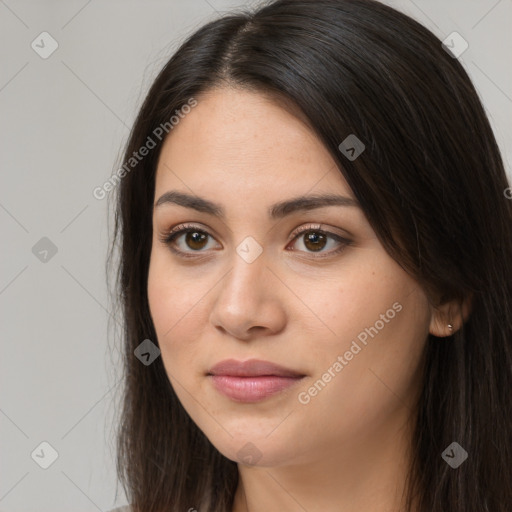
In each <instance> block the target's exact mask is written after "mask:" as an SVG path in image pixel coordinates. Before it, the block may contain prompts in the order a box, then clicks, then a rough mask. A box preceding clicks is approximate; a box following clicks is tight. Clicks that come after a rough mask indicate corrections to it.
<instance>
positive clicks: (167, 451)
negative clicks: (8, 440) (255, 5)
mask: <svg viewBox="0 0 512 512" xmlns="http://www.w3.org/2000/svg"><path fill="white" fill-rule="evenodd" d="M123 170H124V171H123V172H122V173H121V175H120V178H121V181H120V184H119V186H118V190H117V192H118V198H117V201H118V202H117V210H116V230H115V237H114V240H113V246H112V249H111V251H112V254H111V258H110V260H112V258H113V251H114V248H115V243H116V240H120V242H121V245H120V265H119V274H118V283H117V284H118V287H119V288H118V291H119V301H120V303H121V305H122V307H123V311H124V315H125V332H124V356H125V361H124V363H125V390H124V397H123V399H124V403H123V409H122V415H121V429H120V432H119V437H118V473H119V477H120V479H121V481H122V483H123V485H124V488H125V491H126V493H127V496H128V499H129V501H130V503H131V504H132V505H131V507H132V508H131V509H132V510H133V512H157V511H158V512H163V511H170V510H180V511H181V510H188V511H190V512H192V511H194V510H196V511H201V512H202V511H216V512H217V511H218V512H221V511H222V512H225V511H229V512H262V511H265V512H268V511H274V510H275V511H278V510H279V511H296V510H307V511H309V512H313V511H319V510H322V511H340V510H343V511H351V512H355V511H362V510H372V511H375V512H381V511H382V512H384V511H390V510H393V511H395V510H400V511H402V510H403V511H410V512H413V511H414V512H426V511H428V512H440V511H444V512H446V511H450V512H473V511H475V512H476V511H478V512H482V511H488V512H491V511H492V512H495V511H500V512H504V511H505V510H507V511H508V510H511V507H512V485H511V482H512V469H511V467H512V465H511V464H510V462H511V460H512V442H511V436H510V432H511V416H512V414H511V413H512V399H511V393H510V388H511V385H512V341H511V340H512V315H511V297H512V242H511V237H510V227H511V225H512V203H511V201H510V200H508V199H507V193H506V192H507V190H509V189H508V187H509V186H510V185H509V183H508V182H507V177H506V174H505V171H504V167H503V162H502V158H501V155H500V152H499V149H498V147H497V144H496V141H495V138H494V135H493V133H492V130H491V128H490V125H489V122H488V119H487V117H486V115H485V113H484V109H483V107H482V105H481V103H480V101H479V99H478V96H477V93H476V91H475V89H474V87H473V85H472V84H471V81H470V79H469V77H468V75H467V74H466V72H465V71H464V69H463V67H462V66H461V64H460V63H459V62H458V61H457V59H455V58H453V56H452V55H450V54H449V53H448V52H447V51H446V50H445V48H443V47H442V45H441V42H440V41H439V40H438V39H437V38H436V37H435V36H434V35H433V34H432V33H431V32H429V31H428V30H427V29H425V28H424V27H422V26H421V25H419V24H418V23H417V22H415V21H413V20H412V19H410V18H409V17H407V16H405V15H403V14H401V13H399V12H398V11H396V10H394V9H392V8H390V7H387V6H385V5H382V4H380V3H378V2H376V1H373V0H314V1H313V0H278V1H275V2H272V3H270V4H268V5H267V6H264V7H261V8H260V9H259V10H258V11H256V12H255V13H253V14H233V15H229V16H225V17H223V18H221V19H218V20H216V21H213V22H211V23H208V24H207V25H205V26H204V27H202V28H200V29H199V30H198V31H197V32H196V33H194V34H193V35H192V36H191V37H190V38H189V39H188V40H187V41H186V42H185V43H184V44H183V45H182V46H181V47H180V48H179V50H178V51H177V52H176V53H175V54H174V55H173V56H172V58H171V59H170V60H169V62H168V63H167V64H166V66H165V67H164V69H163V70H162V71H161V72H160V74H159V76H158V77H157V79H156V80H155V82H154V84H153V86H152V87H151V90H150V91H149V93H148V95H147V98H146V100H145V102H144V105H143V106H142V108H141V111H140V113H139V115H138V117H137V120H136V122H135V125H134V127H133V130H132V133H131V136H130V139H129V141H128V144H127V147H126V151H125V159H124V163H123Z"/></svg>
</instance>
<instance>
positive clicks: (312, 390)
mask: <svg viewBox="0 0 512 512" xmlns="http://www.w3.org/2000/svg"><path fill="white" fill-rule="evenodd" d="M197 100H198V104H197V106H196V107H195V108H193V109H191V111H190V113H189V114H187V115H186V116H184V118H183V119H181V120H180V122H179V124H178V125H176V126H174V128H173V130H172V132H171V133H170V135H169V137H168V138H167V139H166V141H165V143H164V146H163V148H162V152H161V155H160V159H159V163H158V168H157V175H156V189H155V204H156V203H157V202H158V200H159V199H160V198H161V197H162V196H163V195H164V194H168V193H169V192H177V193H180V194H183V195H186V196H190V199H188V200H187V201H188V202H189V206H185V205H184V204H185V203H184V202H183V201H180V202H181V203H182V204H177V203H176V202H173V201H172V200H171V199H172V198H170V197H168V199H169V201H164V200H163V199H162V200H161V201H160V204H159V205H158V206H155V208H154V216H153V245H152V251H151V262H150V269H149V278H148V294H149V303H150V310H151V316H152V319H153V322H154V326H155V329H156V334H157V337H158V343H159V346H160V350H161V357H162V360H163V364H164V366H165V369H166V372H167V374H168V377H169V380H170V382H171V384H172V386H173V389H174V390H175V392H176V394H177V396H178V397H179V399H180V401H181V403H182V404H183V407H184V408H185V409H186V411H187V412H188V414H189V415H190V417H191V418H192V419H193V421H194V422H195V423H196V424H197V425H198V427H199V428H200V429H201V430H202V431H203V432H204V433H205V435H206V436H207V437H208V438H209V439H210V441H211V442H212V443H213V444H214V445H215V446H216V447H217V448H218V450H219V451H220V452H221V453H223V454H224V455H225V456H226V457H228V458H230V459H232V460H235V461H238V462H245V463H252V464H256V465H261V466H277V465H288V464H292V463H299V462H301V463H304V462H307V461H312V460H315V459H318V458H322V457H325V456H326V455H327V454H332V453H333V450H334V451H338V450H341V451H343V452H344V453H348V450H350V449H356V447H359V448H361V447H362V446H365V450H372V449H375V448H376V447H378V446H379V445H380V444H381V443H382V439H383V436H384V435H393V433H396V432H397V430H398V429H399V428H401V427H402V426H403V424H404V421H405V418H406V415H407V413H408V412H410V410H411V408H412V407H413V405H414V400H415V397H416V393H417V392H418V389H419V384H420V380H419V377H418V376H419V374H420V372H419V366H420V359H421V355H422V351H423V348H424V343H425V341H426V338H427V334H428V331H429V323H430V318H431V309H430V306H429V303H428V301H427V298H426V295H425V294H424V292H423V291H422V289H421V288H420V287H419V285H418V284H417V283H416V281H415V280H413V279H412V278H411V277H410V276H409V275H408V274H407V273H406V272H405V271H404V270H403V269H402V268H401V267H400V266H399V265H398V264H397V263H396V262H395V261H394V260H393V259H392V258H391V257H390V256H389V255H388V254H387V253H386V252H385V250H384V249H383V247H382V245H381V244H380V242H379V240H378V239H377V237H376V235H375V233H374V231H373V229H372V228H371V226H370V224H369V223H368V221H367V219H366V217H365V215H364V213H363V211H362V210H361V208H360V207H358V205H357V203H355V202H354V204H351V203H350V200H352V201H355V200H354V195H353V193H352V190H351V189H350V188H349V186H348V185H347V183H346V181H345V179H344V178H343V176H342V174H341V173H340V171H339V170H338V169H337V167H336V164H335V162H334V160H333V159H332V158H331V156H330V155H329V153H328V152H327V150H326V149H325V148H324V147H323V145H322V144H321V143H320V141H319V140H318V139H317V138H316V137H315V136H314V135H313V133H312V132H311V131H310V130H309V129H308V128H307V126H306V125H305V124H304V123H303V122H302V121H300V120H299V119H298V118H297V117H295V116H293V115H292V114H291V113H289V112H288V111H287V110H285V109H283V108H281V107H280V106H279V105H278V104H277V103H275V102H272V101H271V100H269V99H266V98H265V97H264V96H262V95H260V94H257V93H254V92H246V91H240V90H235V89H216V90H214V91H210V92H209V93H208V94H205V95H203V96H201V97H198V98H197ZM356 135H357V134H356ZM341 136H342V134H340V142H341ZM323 195H331V196H340V197H343V198H347V199H348V200H349V201H346V203H347V204H333V203H331V204H330V205H329V204H323V205H322V204H321V201H317V204H312V203H309V202H308V201H309V199H308V198H312V197H313V196H315V197H318V196H323ZM181 197H182V198H183V196H181ZM297 198H304V199H303V201H302V202H300V201H299V202H297V203H295V202H292V203H290V205H289V206H283V204H284V203H287V202H291V201H295V200H297ZM342 201H343V200H342ZM203 202H208V204H209V205H210V203H214V204H215V205H216V208H217V211H216V210H215V209H213V210H212V209H211V208H209V207H208V208H206V207H205V205H204V204H203ZM276 205H277V206H276ZM194 206H195V208H194ZM301 206H302V207H301ZM207 210H208V211H207ZM220 212H222V215H221V214H220ZM271 212H273V214H271ZM182 224H187V226H186V227H187V229H189V232H188V234H187V232H185V233H182V234H179V235H178V236H177V237H176V238H175V239H174V240H173V241H172V242H169V243H168V244H166V243H164V242H162V241H161V239H162V238H164V237H165V235H166V233H167V232H168V231H169V230H171V229H173V228H177V229H178V230H179V229H182V228H183V226H181V227H180V225H182ZM303 230H304V231H303ZM175 251H177V252H175ZM228 359H231V360H235V361H238V362H244V361H247V360H252V359H258V360H263V361H267V362H270V363H274V364H276V365H279V366H281V367H284V368H286V369H288V370H290V371H291V372H292V374H293V375H295V376H296V377H291V376H290V374H288V376H286V375H285V376H283V374H282V373H280V372H279V371H277V370H275V369H272V368H271V369H268V368H265V367H253V368H252V370H251V368H249V372H248V373H249V374H251V376H245V377H244V376H240V375H238V376H234V374H235V373H236V372H235V371H234V370H233V369H229V368H228V369H224V370H222V369H219V371H218V372H216V376H215V377H214V376H212V375H209V373H210V371H211V370H212V367H213V366H214V365H216V364H217V363H219V362H221V361H225V360H228ZM270 374H271V375H273V376H269V375H270ZM264 375H267V376H266V377H265V376H264ZM385 433H387V434H385Z"/></svg>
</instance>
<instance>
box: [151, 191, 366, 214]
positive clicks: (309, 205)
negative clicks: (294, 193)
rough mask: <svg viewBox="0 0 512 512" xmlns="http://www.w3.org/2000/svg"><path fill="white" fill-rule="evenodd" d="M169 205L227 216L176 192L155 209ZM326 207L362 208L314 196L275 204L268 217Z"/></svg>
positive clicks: (217, 207)
mask: <svg viewBox="0 0 512 512" xmlns="http://www.w3.org/2000/svg"><path fill="white" fill-rule="evenodd" d="M169 203H170V204H177V205H179V206H184V207H185V208H191V209H193V210H197V211H198V212H203V213H208V214H210V215H214V216H216V217H219V218H221V219H224V218H225V216H226V213H225V210H224V208H223V207H222V206H221V205H220V204H217V203H214V202H212V201H209V200H208V199H204V198H202V197H199V196H193V195H189V194H186V193H184V192H178V191H176V190H172V191H169V192H165V193H164V194H163V195H162V196H160V198H159V199H158V201H157V202H156V203H155V208H158V207H159V206H162V205H164V204H169ZM326 206H354V207H356V208H361V206H360V204H359V202H358V201H356V200H355V199H351V198H350V197H345V196H340V195H336V194H314V195H309V196H299V197H294V198H292V199H288V200H286V201H281V202H279V203H275V204H273V205H272V206H270V208H269V209H268V215H269V217H270V218H271V219H281V218H283V217H286V216H287V215H290V214H292V213H294V212H298V211H307V210H314V209H317V208H324V207H326Z"/></svg>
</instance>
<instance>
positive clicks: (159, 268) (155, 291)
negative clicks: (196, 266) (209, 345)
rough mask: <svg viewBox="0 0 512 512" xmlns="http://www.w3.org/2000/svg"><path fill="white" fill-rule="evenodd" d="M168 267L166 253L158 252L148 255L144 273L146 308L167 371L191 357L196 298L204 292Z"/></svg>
mask: <svg viewBox="0 0 512 512" xmlns="http://www.w3.org/2000/svg"><path fill="white" fill-rule="evenodd" d="M160 252H162V251H160ZM171 269H172V266H171V265H169V261H168V256H167V258H166V255H163V254H159V253H158V251H157V253H154V254H153V255H152V259H151V262H150V267H149V274H148V301H149V309H150V313H151V318H152V320H153V325H154V327H155V331H156V334H157V337H158V342H159V345H160V350H161V352H162V359H163V361H164V365H165V367H166V368H167V369H168V370H169V371H173V370H177V369H178V368H179V367H180V364H181V365H183V364H185V363H186V361H185V359H190V360H193V357H194V353H195V347H194V344H193V342H192V341H193V339H194V332H195V333H196V335H195V337H197V328H198V326H199V324H198V316H199V315H200V314H201V304H200V299H201V296H202V295H204V292H203V293H201V289H200V287H199V286H196V287H195V286H194V281H193V280H192V281H190V280H186V279H184V278H183V275H182V273H180V272H177V271H171ZM195 284H197V283H195ZM171 353H172V357H169V355H170V354H171Z"/></svg>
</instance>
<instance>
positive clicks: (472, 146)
mask: <svg viewBox="0 0 512 512" xmlns="http://www.w3.org/2000/svg"><path fill="white" fill-rule="evenodd" d="M222 86H232V87H238V88H240V89H247V90H252V91H257V92H261V93H270V94H272V95H274V96H275V97H276V98H279V97H281V98H283V101H284V100H286V101H290V102H293V104H294V105H295V106H296V107H298V109H300V111H302V113H303V114H304V115H305V116H306V118H307V119H308V121H309V123H310V125H311V127H312V129H313V130H314V131H315V133H316V134H317V136H318V137H319V138H320V140H321V141H322V142H323V143H324V144H325V147H326V148H327V149H328V150H329V151H330V153H331V154H332V157H333V158H334V160H335V161H336V162H337V163H339V168H340V172H342V173H343V176H344V177H345V179H346V180H347V182H348V184H349V186H350V187H351V189H352V191H353V193H354V195H355V197H356V198H357V200H358V201H359V202H360V204H361V206H362V208H363V210H364V212H365V214H366V217H367V219H368V221H369V222H370V224H371V226H372V227H373V229H374V231H375V233H376V234H377V236H378V238H379V240H380V241H381V243H382V244H383V246H384V248H385V249H386V251H387V252H388V253H389V254H390V255H391V257H393V258H394V259H395V260H396V261H397V262H398V263H399V264H400V265H401V266H402V268H403V269H404V270H405V271H407V272H408V273H410V274H411V275H412V276H414V277H415V278H416V279H417V281H418V282H419V283H420V284H421V285H422V286H423V287H424V290H425V291H426V293H427V294H428V296H429V297H434V296H436V295H437V296H439V294H441V296H442V298H443V299H442V302H444V301H448V300H457V301H462V300H463V299H464V298H467V297H469V296H471V297H472V310H471V314H470V317H469V319H468V320H467V322H466V323H465V324H464V325H463V327H462V328H461V329H460V330H458V331H457V332H455V333H454V334H453V335H452V336H449V337H447V338H443V339H440V338H436V337H434V336H433V335H429V339H428V340H427V343H426V346H425V353H424V360H425V367H424V376H423V381H422V382H423V385H422V388H421V396H420V400H419V402H418V405H417V410H416V411H415V412H416V414H415V416H416V421H415V430H414V437H413V440H412V448H411V449H412V457H411V468H410V473H409V478H408V481H407V509H408V510H410V509H411V508H410V507H412V506H413V505H414V506H415V507H417V508H416V509H417V510H418V511H420V512H510V511H511V510H512V314H511V312H512V303H511V298H512V238H511V228H512V201H511V200H510V199H507V197H506V195H505V194H504V191H505V189H507V187H509V186H510V185H509V183H508V182H507V177H506V174H505V171H504V166H503V161H502V157H501V155H500V151H499V148H498V146H497V143H496V140H495V137H494V134H493V132H492V129H491V127H490V124H489V121H488V119H487V117H486V114H485V112H484V109H483V107H482V104H481V102H480V100H479V97H478V94H477V92H476V91H475V88H474V86H473V85H472V83H471V81H470V78H469V77H468V75H467V73H466V72H465V70H464V68H463V66H462V65H461V63H460V62H459V61H458V60H457V59H456V58H454V57H452V56H451V55H450V54H448V52H447V51H445V49H444V48H442V45H441V41H440V40H439V39H438V38H437V37H436V36H435V35H433V34H432V33H431V32H430V31H429V30H427V29H426V28H424V27H423V26H422V25H420V24H419V23H418V22H416V21H414V20H413V19H411V18H409V17H408V16H406V15H404V14H402V13H400V12H398V11H396V10H394V9H392V8H390V7H388V6H386V5H383V4H381V3H379V2H377V1H374V0H277V1H275V2H271V3H267V4H266V5H263V6H261V7H260V8H259V9H257V10H256V11H254V12H253V11H242V12H236V13H230V14H229V15H225V16H223V17H221V18H219V19H216V20H215V21H212V22H209V23H207V24H206V25H204V26H203V27H201V28H200V29H199V30H197V31H196V32H195V33H194V34H193V35H192V36H190V37H189V38H188V39H187V40H186V41H185V42H184V43H183V44H182V45H181V47H180V48H179V49H178V50H177V51H176V52H175V53H174V55H173V56H172V57H171V58H170V60H169V61H168V62H167V64H166V65H165V67H164V68H163V69H162V70H161V72H160V73H159V74H158V76H157V78H156V80H155V81H154V83H153V85H152V86H151V88H150V91H149V93H148V94H147V97H146V99H145V101H144V103H143V105H142V107H141V109H140V112H139V114H138V117H137V119H136V121H135V124H134V126H133V129H132V131H131V135H130V137H129V140H128V142H127V145H126V149H125V153H124V160H123V163H124V164H126V163H127V162H129V161H130V158H133V154H134V152H137V151H139V149H140V148H141V147H142V146H144V145H147V144H148V137H151V138H152V139H153V141H154V142H155V143H156V147H154V148H153V149H151V150H150V151H149V153H148V154H147V155H146V156H145V157H144V158H141V159H140V161H137V163H136V164H134V161H133V160H132V161H131V163H130V167H125V171H126V169H129V170H128V171H126V172H125V173H124V175H123V176H122V179H121V180H120V182H119V184H118V186H117V187H116V190H115V193H112V194H111V196H112V197H115V200H116V204H115V226H114V231H115V232H114V234H113V236H112V246H111V247H110V249H109V258H108V267H107V268H108V269H110V270H109V272H110V273H109V275H111V274H115V301H116V303H117V304H118V305H119V308H120V310H121V312H122V323H123V332H122V336H121V337H122V346H123V354H122V357H123V362H124V364H123V377H122V383H123V390H122V408H121V410H120V414H119V430H118V437H117V438H116V440H117V461H116V462H117V471H118V477H119V479H120V481H121V482H122V485H123V488H124V490H125V492H126V496H127V498H128V500H129V501H130V503H131V504H132V506H133V510H134V512H164V511H171V510H172V511H174V510H180V511H181V510H183V511H185V510H189V509H190V508H196V509H197V510H199V511H200V512H203V511H204V512H206V511H209V512H214V511H215V512H228V511H230V510H231V507H232V503H233V496H234V493H235V489H236V486H237V483H238V471H237V465H236V463H235V462H234V461H231V460H229V459H227V458H226V457H224V456H223V455H222V454H220V453H219V452H218V450H217V449H216V448H215V447H214V446H213V445H212V444H211V443H210V442H209V440H208V439H207V438H206V436H205V435H204V434H203V433H202V432H201V431H200V430H199V429H198V427H197V426H196V425H195V423H194V422H193V421H192V420H191V419H190V417H189V416H188V414H187V413H186V412H185V410H184V408H183V407H182V405H181V404H180V402H179V400H178V398H177V396H176V394H175V393H174V391H173V389H172V386H171V385H170V382H169V379H168V377H167V374H166V371H165V368H164V366H163V364H162V359H161V357H159V358H157V359H156V360H155V361H154V362H153V363H152V364H151V365H148V366H146V365H144V364H141V361H140V360H139V359H138V358H137V357H135V356H134V350H135V349H136V347H137V346H138V345H139V344H140V343H141V342H142V341H143V340H145V339H150V340H152V341H153V343H155V344H156V345H158V340H157V337H156V334H155V329H154V326H153V324H152V320H151V317H150V312H149V306H148V296H147V281H148V267H149V260H150V254H151V244H152V208H153V201H154V190H155V170H156V164H157V160H158V157H159V153H160V149H161V147H162V141H163V140H164V138H163V137H162V140H159V139H158V138H157V137H155V129H156V128H157V127H159V126H162V125H165V123H167V129H168V130H167V131H169V133H170V134H171V136H172V131H171V128H170V126H169V120H170V119H171V117H172V116H173V115H174V114H175V111H176V110H178V111H179V110H180V109H181V108H182V106H183V105H185V104H187V103H188V102H189V101H190V99H191V98H195V99H196V101H200V95H201V93H203V92H205V91H207V90H209V89H211V88H213V87H222ZM157 133H159V132H157ZM350 134H355V135H356V136H357V137H358V138H359V139H360V140H361V141H362V142H363V143H364V144H365V146H366V148H365V151H364V152H363V153H362V154H361V156H359V157H358V158H357V159H356V160H354V161H351V160H349V159H347V158H346V157H345V155H343V154H342V153H341V151H340V150H339V148H338V146H339V145H340V143H341V142H342V141H343V140H344V139H345V138H346V137H347V136H348V135H350ZM212 137H215V133H212ZM116 250H118V251H119V254H118V258H117V259H118V261H115V260H116V258H115V253H116ZM418 341H419V340H418ZM452 442H457V443H458V444H460V445H461V446H462V447H463V448H464V449H465V450H466V451H467V453H468V459H467V460H466V461H465V462H464V463H463V464H462V465H460V466H459V467H458V468H456V469H453V468H452V467H450V466H449V465H448V464H447V463H446V462H445V461H444V460H443V458H442V457H441V454H442V453H443V451H444V450H445V448H447V447H448V446H449V445H450V444H451V443H452Z"/></svg>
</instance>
